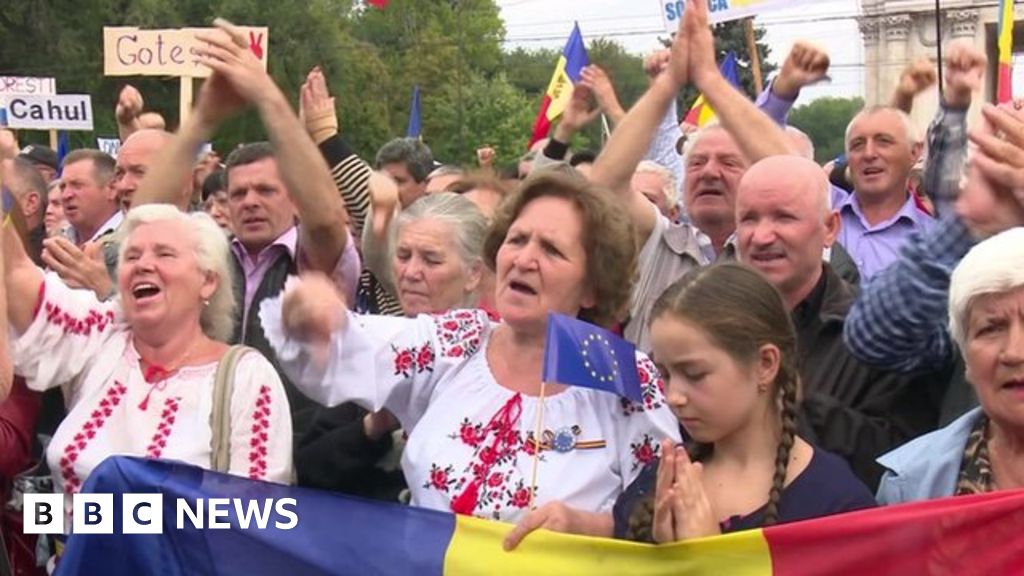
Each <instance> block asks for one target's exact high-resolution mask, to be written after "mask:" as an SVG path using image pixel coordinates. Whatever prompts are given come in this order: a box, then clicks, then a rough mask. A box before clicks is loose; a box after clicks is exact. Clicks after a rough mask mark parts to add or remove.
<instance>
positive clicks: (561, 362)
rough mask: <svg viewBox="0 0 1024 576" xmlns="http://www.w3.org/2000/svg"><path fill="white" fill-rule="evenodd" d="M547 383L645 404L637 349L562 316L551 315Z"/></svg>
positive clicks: (607, 334)
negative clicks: (602, 392) (600, 392)
mask: <svg viewBox="0 0 1024 576" xmlns="http://www.w3.org/2000/svg"><path fill="white" fill-rule="evenodd" d="M544 381H545V382H557V383H559V384H568V385H570V386H583V387H585V388H594V389H595V390H604V391H606V392H614V393H615V394H618V395H619V396H623V397H625V398H628V399H630V400H633V401H634V402H642V401H643V392H642V391H641V389H640V375H639V374H638V373H637V370H636V348H635V347H634V346H633V345H632V344H630V343H629V342H626V341H625V340H623V339H622V338H619V337H618V336H616V335H615V334H612V333H611V332H609V331H607V330H605V329H603V328H599V327H597V326H594V325H593V324H589V323H587V322H583V321H581V320H576V319H575V318H569V317H568V316H564V315H562V314H554V313H550V314H548V333H547V343H546V344H545V346H544Z"/></svg>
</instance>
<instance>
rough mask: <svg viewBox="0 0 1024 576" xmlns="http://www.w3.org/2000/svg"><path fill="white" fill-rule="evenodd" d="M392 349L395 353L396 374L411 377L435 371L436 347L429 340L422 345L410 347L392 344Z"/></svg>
mask: <svg viewBox="0 0 1024 576" xmlns="http://www.w3.org/2000/svg"><path fill="white" fill-rule="evenodd" d="M391 349H392V350H393V351H394V353H395V376H398V375H401V376H402V377H403V378H409V377H411V376H412V375H413V374H417V373H422V372H433V370H434V349H433V348H432V347H431V345H430V343H429V342H428V343H426V344H424V345H423V346H420V347H416V346H412V347H410V348H397V347H395V346H393V345H392V346H391Z"/></svg>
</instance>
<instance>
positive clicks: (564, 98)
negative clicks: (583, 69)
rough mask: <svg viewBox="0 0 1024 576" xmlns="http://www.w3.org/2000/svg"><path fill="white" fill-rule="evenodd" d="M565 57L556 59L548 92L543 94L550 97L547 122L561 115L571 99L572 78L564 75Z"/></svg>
mask: <svg viewBox="0 0 1024 576" xmlns="http://www.w3.org/2000/svg"><path fill="white" fill-rule="evenodd" d="M566 64H567V62H566V61H565V56H559V57H558V64H556V65H555V73H554V74H553V75H552V76H551V83H550V84H548V91H547V92H546V93H545V94H547V95H548V96H550V97H551V104H550V105H549V106H548V120H552V121H553V120H554V119H555V118H558V117H559V116H561V115H562V112H563V111H565V107H566V106H567V105H568V104H569V100H570V99H571V98H572V89H573V83H572V78H569V75H568V74H566V73H565V66H566Z"/></svg>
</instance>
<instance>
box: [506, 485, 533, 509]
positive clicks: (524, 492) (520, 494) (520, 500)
mask: <svg viewBox="0 0 1024 576" xmlns="http://www.w3.org/2000/svg"><path fill="white" fill-rule="evenodd" d="M507 495H508V505H509V506H511V507H513V508H520V509H522V508H526V507H527V506H529V505H530V489H529V488H527V487H526V485H525V483H524V482H523V481H522V480H520V481H519V482H517V483H516V487H515V488H514V489H512V490H508V491H507Z"/></svg>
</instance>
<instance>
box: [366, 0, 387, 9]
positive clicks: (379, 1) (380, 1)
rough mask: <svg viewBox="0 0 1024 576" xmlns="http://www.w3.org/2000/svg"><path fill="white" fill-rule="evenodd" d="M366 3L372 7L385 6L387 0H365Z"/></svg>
mask: <svg viewBox="0 0 1024 576" xmlns="http://www.w3.org/2000/svg"><path fill="white" fill-rule="evenodd" d="M366 3H367V4H369V5H370V6H373V7H374V8H385V7H387V5H388V0H366Z"/></svg>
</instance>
